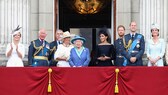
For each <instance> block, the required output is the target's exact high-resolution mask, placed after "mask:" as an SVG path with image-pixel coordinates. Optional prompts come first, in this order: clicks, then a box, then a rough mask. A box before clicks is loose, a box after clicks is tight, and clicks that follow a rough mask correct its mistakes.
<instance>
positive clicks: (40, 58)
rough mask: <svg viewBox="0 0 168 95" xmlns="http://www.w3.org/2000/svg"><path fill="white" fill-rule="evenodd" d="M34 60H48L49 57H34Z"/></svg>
mask: <svg viewBox="0 0 168 95" xmlns="http://www.w3.org/2000/svg"><path fill="white" fill-rule="evenodd" d="M34 59H39V60H48V58H47V57H44V56H34Z"/></svg>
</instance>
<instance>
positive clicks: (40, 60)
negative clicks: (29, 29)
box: [28, 29, 50, 67]
mask: <svg viewBox="0 0 168 95" xmlns="http://www.w3.org/2000/svg"><path fill="white" fill-rule="evenodd" d="M46 36H47V32H46V31H45V29H41V30H40V31H39V38H38V39H37V40H34V41H32V42H31V44H30V46H29V52H28V62H29V64H30V65H31V66H33V67H36V66H48V65H49V61H48V57H49V53H50V47H49V43H48V42H47V41H45V38H46Z"/></svg>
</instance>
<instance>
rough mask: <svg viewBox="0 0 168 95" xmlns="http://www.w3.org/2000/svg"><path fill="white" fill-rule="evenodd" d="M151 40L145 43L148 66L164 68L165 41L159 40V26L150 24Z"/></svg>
mask: <svg viewBox="0 0 168 95" xmlns="http://www.w3.org/2000/svg"><path fill="white" fill-rule="evenodd" d="M151 33H152V39H150V40H148V41H147V49H146V50H147V51H146V53H147V58H148V66H164V63H163V56H164V54H165V48H166V47H165V41H164V40H163V39H161V38H159V26H158V25H157V24H152V28H151Z"/></svg>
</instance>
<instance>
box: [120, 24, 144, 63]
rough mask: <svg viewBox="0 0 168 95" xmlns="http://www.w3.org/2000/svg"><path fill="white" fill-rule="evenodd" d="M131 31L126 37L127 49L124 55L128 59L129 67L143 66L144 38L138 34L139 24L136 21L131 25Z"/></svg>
mask: <svg viewBox="0 0 168 95" xmlns="http://www.w3.org/2000/svg"><path fill="white" fill-rule="evenodd" d="M130 31H131V32H130V33H129V34H127V35H125V42H126V44H127V47H126V50H125V51H123V52H122V54H123V55H124V57H125V58H126V59H127V66H143V61H142V56H143V54H144V50H145V41H144V36H143V35H141V34H139V33H137V24H136V22H134V21H133V22H131V23H130Z"/></svg>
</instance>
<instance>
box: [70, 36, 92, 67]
mask: <svg viewBox="0 0 168 95" xmlns="http://www.w3.org/2000/svg"><path fill="white" fill-rule="evenodd" d="M71 42H72V43H73V44H74V48H72V49H71V52H70V60H69V63H70V65H71V67H84V66H88V64H89V62H90V53H89V49H88V48H86V47H84V46H83V44H84V43H85V42H86V39H85V38H83V37H80V36H75V37H74V38H73V39H72V40H71Z"/></svg>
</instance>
